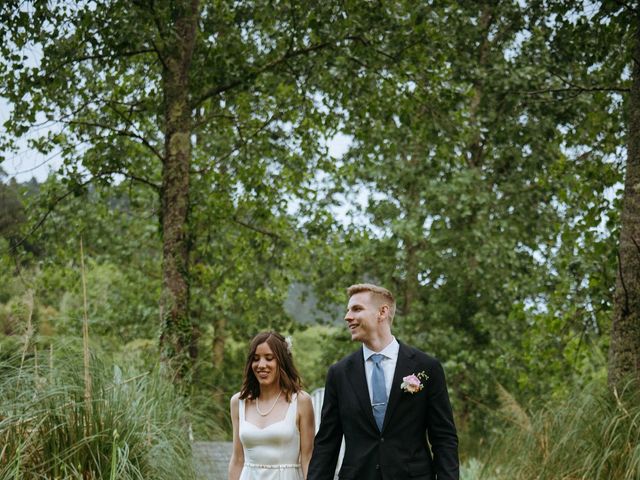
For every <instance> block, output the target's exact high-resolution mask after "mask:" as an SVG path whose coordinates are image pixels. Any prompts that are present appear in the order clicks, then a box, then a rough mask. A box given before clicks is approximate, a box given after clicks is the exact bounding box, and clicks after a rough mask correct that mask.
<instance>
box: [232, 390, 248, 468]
mask: <svg viewBox="0 0 640 480" xmlns="http://www.w3.org/2000/svg"><path fill="white" fill-rule="evenodd" d="M239 397H240V394H239V393H236V394H235V395H234V396H233V397H231V402H230V403H231V405H230V408H231V423H232V424H233V451H232V452H231V460H229V480H238V479H239V478H240V474H241V473H242V466H243V465H244V450H243V449H242V444H241V443H240V436H239V424H240V416H239V413H238V412H239V405H240V401H239Z"/></svg>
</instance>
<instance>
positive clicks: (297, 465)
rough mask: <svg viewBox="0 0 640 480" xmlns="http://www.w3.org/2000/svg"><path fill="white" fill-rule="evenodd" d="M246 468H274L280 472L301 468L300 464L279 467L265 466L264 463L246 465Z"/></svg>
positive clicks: (287, 464) (286, 464)
mask: <svg viewBox="0 0 640 480" xmlns="http://www.w3.org/2000/svg"><path fill="white" fill-rule="evenodd" d="M244 466H245V467H253V468H273V469H278V470H284V469H286V468H300V464H299V463H281V464H278V465H265V464H262V463H245V464H244Z"/></svg>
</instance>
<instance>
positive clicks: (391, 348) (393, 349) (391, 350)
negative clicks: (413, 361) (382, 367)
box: [362, 337, 400, 362]
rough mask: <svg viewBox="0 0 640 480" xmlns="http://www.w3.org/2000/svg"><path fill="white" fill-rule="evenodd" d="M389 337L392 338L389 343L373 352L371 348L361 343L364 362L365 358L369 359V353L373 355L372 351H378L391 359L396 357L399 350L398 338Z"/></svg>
mask: <svg viewBox="0 0 640 480" xmlns="http://www.w3.org/2000/svg"><path fill="white" fill-rule="evenodd" d="M391 338H392V340H391V342H390V343H389V345H387V346H386V347H384V348H383V349H382V350H380V351H379V352H374V351H373V350H371V349H370V348H369V347H367V346H366V345H365V344H364V343H363V344H362V353H363V355H364V361H365V362H366V361H367V360H369V357H370V356H371V355H373V354H374V353H379V354H381V355H384V356H385V357H386V358H391V359H396V358H398V352H399V351H400V344H399V343H398V340H396V337H391Z"/></svg>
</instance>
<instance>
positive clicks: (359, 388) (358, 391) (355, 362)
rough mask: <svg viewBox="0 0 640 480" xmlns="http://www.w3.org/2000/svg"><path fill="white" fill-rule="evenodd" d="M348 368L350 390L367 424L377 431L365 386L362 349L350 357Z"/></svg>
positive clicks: (365, 378)
mask: <svg viewBox="0 0 640 480" xmlns="http://www.w3.org/2000/svg"><path fill="white" fill-rule="evenodd" d="M348 368H349V369H350V371H352V372H353V375H349V378H350V379H351V380H352V384H351V388H352V389H353V391H354V393H355V395H356V397H357V399H358V401H359V402H360V404H361V411H363V412H364V415H365V417H366V418H367V419H368V421H369V423H371V425H372V427H373V428H375V429H376V430H378V426H377V425H376V420H375V418H373V410H372V408H371V399H370V398H369V387H368V386H367V375H366V372H365V369H364V354H363V353H362V348H360V350H358V351H357V352H355V354H354V355H353V356H352V357H351V362H350V365H349V366H348Z"/></svg>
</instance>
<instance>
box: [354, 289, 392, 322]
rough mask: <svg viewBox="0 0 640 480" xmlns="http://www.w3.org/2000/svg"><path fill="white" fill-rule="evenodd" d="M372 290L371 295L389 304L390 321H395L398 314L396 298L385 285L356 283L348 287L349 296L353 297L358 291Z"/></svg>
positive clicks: (382, 302) (381, 302)
mask: <svg viewBox="0 0 640 480" xmlns="http://www.w3.org/2000/svg"><path fill="white" fill-rule="evenodd" d="M362 292H370V293H371V295H372V296H373V297H374V298H376V299H378V300H379V301H380V304H381V305H382V304H386V305H388V306H389V323H390V324H392V323H393V317H394V316H395V315H396V299H395V298H394V297H393V294H392V293H391V292H390V291H389V290H387V289H386V288H384V287H379V286H378V285H374V284H373V283H356V284H355V285H351V286H350V287H349V288H347V297H348V298H351V297H352V296H354V295H355V294H356V293H362Z"/></svg>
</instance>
